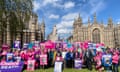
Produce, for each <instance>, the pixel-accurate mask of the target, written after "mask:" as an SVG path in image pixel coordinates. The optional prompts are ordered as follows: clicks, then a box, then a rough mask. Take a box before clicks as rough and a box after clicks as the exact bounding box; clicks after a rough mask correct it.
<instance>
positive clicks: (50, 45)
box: [45, 40, 55, 49]
mask: <svg viewBox="0 0 120 72" xmlns="http://www.w3.org/2000/svg"><path fill="white" fill-rule="evenodd" d="M45 48H50V49H53V48H55V43H54V42H52V41H50V40H49V41H47V42H45Z"/></svg>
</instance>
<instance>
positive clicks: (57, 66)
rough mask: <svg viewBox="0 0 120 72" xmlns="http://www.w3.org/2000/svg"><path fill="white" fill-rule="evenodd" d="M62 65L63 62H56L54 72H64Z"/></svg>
mask: <svg viewBox="0 0 120 72" xmlns="http://www.w3.org/2000/svg"><path fill="white" fill-rule="evenodd" d="M62 63H63V62H55V66H54V72H62Z"/></svg>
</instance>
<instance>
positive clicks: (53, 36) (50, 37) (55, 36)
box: [48, 25, 58, 41]
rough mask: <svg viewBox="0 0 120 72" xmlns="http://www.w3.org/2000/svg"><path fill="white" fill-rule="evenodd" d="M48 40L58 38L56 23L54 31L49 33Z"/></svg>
mask: <svg viewBox="0 0 120 72" xmlns="http://www.w3.org/2000/svg"><path fill="white" fill-rule="evenodd" d="M48 40H51V41H56V40H58V36H57V28H56V25H55V26H54V27H53V31H52V32H51V33H50V34H49V35H48Z"/></svg>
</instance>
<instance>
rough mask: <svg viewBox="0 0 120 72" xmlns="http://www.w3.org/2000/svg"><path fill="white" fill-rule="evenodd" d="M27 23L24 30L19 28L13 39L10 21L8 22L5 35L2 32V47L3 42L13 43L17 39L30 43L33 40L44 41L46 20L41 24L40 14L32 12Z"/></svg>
mask: <svg viewBox="0 0 120 72" xmlns="http://www.w3.org/2000/svg"><path fill="white" fill-rule="evenodd" d="M24 24H25V28H24V29H23V30H18V31H17V33H16V36H15V38H14V39H11V36H10V32H9V31H10V28H9V23H8V24H7V28H5V29H6V31H5V32H4V35H2V34H0V47H1V45H2V44H4V43H5V44H8V45H10V46H11V45H12V44H13V42H14V41H15V40H19V41H21V43H22V44H23V43H29V42H32V41H36V40H38V41H44V39H45V23H44V20H43V21H42V23H41V24H39V23H38V16H37V15H36V14H32V15H31V16H30V20H29V21H28V22H27V23H24Z"/></svg>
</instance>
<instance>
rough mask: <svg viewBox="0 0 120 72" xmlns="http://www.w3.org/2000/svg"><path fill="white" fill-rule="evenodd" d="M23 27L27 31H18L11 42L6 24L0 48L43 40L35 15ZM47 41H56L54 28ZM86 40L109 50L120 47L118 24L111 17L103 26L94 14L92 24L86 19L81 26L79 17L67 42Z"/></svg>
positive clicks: (43, 30) (0, 38) (42, 24)
mask: <svg viewBox="0 0 120 72" xmlns="http://www.w3.org/2000/svg"><path fill="white" fill-rule="evenodd" d="M25 26H26V27H27V29H24V30H22V31H18V32H17V36H16V38H15V39H14V40H11V38H10V32H9V29H10V28H9V23H8V24H7V28H6V33H5V34H4V36H3V35H1V34H0V46H1V45H2V44H3V43H7V44H9V45H11V44H12V43H11V42H13V41H15V40H20V41H21V42H22V43H28V42H31V41H35V40H39V41H44V40H45V23H44V20H42V23H41V24H39V23H38V16H37V15H34V14H33V15H31V17H30V20H29V22H28V23H27V25H25ZM21 33H22V35H21ZM48 39H49V40H52V41H56V40H57V39H58V37H57V29H56V26H55V27H54V28H53V31H52V33H51V34H50V35H49V37H48ZM86 40H89V41H91V42H93V43H104V44H105V46H106V47H107V46H108V47H110V48H113V47H120V24H114V23H113V21H112V18H111V17H110V18H109V19H108V22H107V25H105V24H103V22H101V23H99V22H98V21H97V18H96V14H94V18H93V22H91V21H90V18H88V23H87V24H83V22H82V18H81V17H80V16H79V17H78V18H77V19H75V20H74V23H73V34H72V36H70V37H69V38H68V41H70V42H78V41H80V42H84V41H86Z"/></svg>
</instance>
